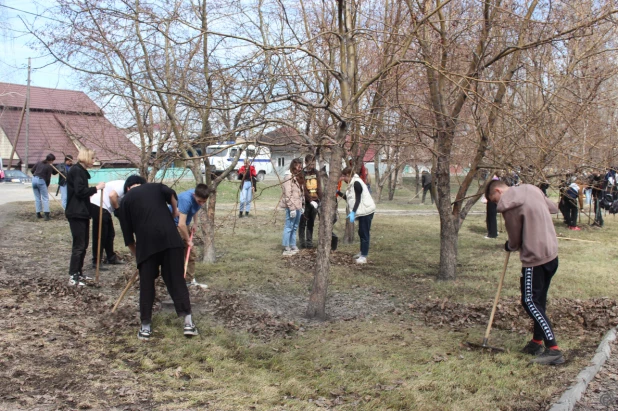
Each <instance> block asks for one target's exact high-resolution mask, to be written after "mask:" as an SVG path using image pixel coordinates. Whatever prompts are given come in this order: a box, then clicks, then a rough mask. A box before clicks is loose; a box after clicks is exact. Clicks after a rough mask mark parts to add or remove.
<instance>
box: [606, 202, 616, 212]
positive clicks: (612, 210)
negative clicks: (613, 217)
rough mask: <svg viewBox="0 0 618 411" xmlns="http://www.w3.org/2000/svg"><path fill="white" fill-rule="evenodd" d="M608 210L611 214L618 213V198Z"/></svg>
mask: <svg viewBox="0 0 618 411" xmlns="http://www.w3.org/2000/svg"><path fill="white" fill-rule="evenodd" d="M608 211H609V213H610V214H618V200H614V202H613V203H612V205H611V206H610V207H609V210H608Z"/></svg>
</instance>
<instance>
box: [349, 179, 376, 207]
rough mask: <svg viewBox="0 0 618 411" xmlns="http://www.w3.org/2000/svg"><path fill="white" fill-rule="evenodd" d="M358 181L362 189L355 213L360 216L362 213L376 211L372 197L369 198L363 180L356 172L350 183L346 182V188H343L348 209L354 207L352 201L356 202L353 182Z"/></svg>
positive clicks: (369, 195)
mask: <svg viewBox="0 0 618 411" xmlns="http://www.w3.org/2000/svg"><path fill="white" fill-rule="evenodd" d="M357 181H358V182H359V183H360V185H361V186H362V187H363V191H362V192H361V198H360V203H359V204H358V209H357V210H356V215H357V216H358V217H362V216H364V215H369V214H371V213H373V212H374V211H376V203H374V202H373V198H371V194H370V193H369V189H368V188H367V186H366V185H365V183H363V180H362V179H361V178H360V177H359V176H358V174H354V175H353V176H352V179H351V180H350V183H349V184H348V188H347V189H346V190H345V196H346V201H347V202H348V207H349V208H350V211H351V210H353V209H354V203H356V195H355V194H354V183H355V182H357Z"/></svg>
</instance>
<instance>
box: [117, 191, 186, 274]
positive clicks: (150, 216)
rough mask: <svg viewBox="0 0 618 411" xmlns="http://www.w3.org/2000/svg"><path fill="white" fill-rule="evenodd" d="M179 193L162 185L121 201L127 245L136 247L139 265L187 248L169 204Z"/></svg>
mask: <svg viewBox="0 0 618 411" xmlns="http://www.w3.org/2000/svg"><path fill="white" fill-rule="evenodd" d="M172 197H176V192H175V191H174V190H172V189H171V188H169V187H168V186H166V185H165V184H161V183H148V184H142V185H141V186H139V187H135V188H132V189H131V190H130V191H129V192H128V193H126V194H125V196H124V197H123V198H122V206H121V207H120V216H121V217H120V219H119V220H120V226H121V227H122V235H123V237H124V243H125V245H127V246H128V245H131V244H135V248H136V254H137V255H136V260H137V265H138V267H139V265H140V264H141V263H142V262H143V261H145V260H147V259H148V257H150V256H152V255H154V254H156V253H158V252H161V251H164V250H167V249H170V248H184V246H185V244H184V242H183V241H182V238H181V237H180V234H179V233H178V229H177V228H176V223H175V222H174V219H173V218H172V213H171V212H170V210H169V208H167V205H168V204H172Z"/></svg>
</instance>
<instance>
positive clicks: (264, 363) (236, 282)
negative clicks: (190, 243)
mask: <svg viewBox="0 0 618 411" xmlns="http://www.w3.org/2000/svg"><path fill="white" fill-rule="evenodd" d="M282 225H283V222H282V218H281V215H280V214H279V215H277V218H276V220H275V214H274V213H273V212H272V211H270V212H268V213H261V214H258V216H257V217H255V216H254V217H252V218H249V219H243V220H239V221H236V227H235V228H234V229H233V225H232V224H224V225H223V226H222V227H220V228H219V231H218V234H217V250H218V252H217V254H218V255H219V256H220V258H219V261H218V262H217V263H216V264H214V265H209V266H207V265H202V264H198V273H197V277H198V279H199V280H200V281H204V282H207V283H208V284H209V285H210V287H211V288H213V289H215V290H226V291H227V292H234V293H236V292H241V293H247V292H250V293H251V294H252V295H259V294H264V295H269V296H272V295H279V296H281V299H284V298H285V299H287V300H288V303H289V300H292V304H296V305H297V306H300V307H301V308H300V310H302V307H303V306H304V304H305V302H306V298H307V296H308V291H309V287H310V285H311V278H312V272H311V271H310V270H303V269H302V268H300V269H299V268H297V267H294V266H292V265H290V264H289V263H288V262H286V260H284V259H283V258H282V257H281V256H280V246H279V244H280V235H281V230H282ZM616 227H617V224H616V223H615V221H614V220H613V217H611V218H608V219H607V225H606V228H604V229H603V230H593V229H585V230H583V231H581V232H575V233H572V232H568V233H569V234H570V236H572V237H575V238H578V239H587V240H594V241H600V242H599V243H583V242H575V241H568V242H567V241H563V240H561V241H560V268H559V270H558V273H557V275H556V277H555V280H554V282H553V285H552V289H551V291H550V299H551V298H555V297H567V298H579V299H590V298H596V297H609V298H611V299H616V298H617V294H618V291H617V290H618V289H617V288H616V287H615V279H614V278H613V275H612V273H613V272H614V270H613V261H615V259H616V251H615V247H614V246H613V241H612V237H613V232H615V230H616ZM342 230H343V226H342V223H339V224H338V226H337V227H336V231H337V232H338V233H339V234H342ZM557 231H558V232H559V233H564V234H566V231H565V230H563V229H562V227H561V225H560V224H558V223H557ZM483 236H484V216H470V217H469V218H468V219H467V221H466V223H465V225H464V227H463V228H462V230H461V235H460V241H459V267H458V272H459V276H458V279H457V280H456V281H453V282H439V281H435V279H434V278H435V277H434V276H435V274H436V271H437V267H438V262H439V261H438V249H439V220H438V218H437V216H400V217H394V216H383V215H377V216H376V217H375V218H374V223H373V227H372V243H371V251H370V255H369V261H370V264H368V265H367V266H365V267H362V268H359V267H354V266H347V265H338V266H334V267H333V270H332V272H331V285H330V289H329V291H330V293H338V294H346V293H350V296H351V297H350V298H354V297H353V296H352V295H353V294H352V292H351V291H352V290H366V292H367V293H374V294H375V293H378V294H379V295H382V296H383V298H384V299H385V300H388V301H390V302H392V304H394V305H395V306H397V307H403V309H402V310H401V311H399V312H395V313H385V312H377V315H376V316H373V317H371V316H369V317H365V318H358V319H355V320H352V321H340V320H338V319H334V320H333V321H330V322H326V323H323V324H321V325H315V324H309V323H307V324H309V326H306V327H305V326H304V325H307V324H303V323H304V322H303V320H301V324H300V325H301V330H300V331H299V332H297V333H293V334H291V335H285V336H281V337H279V338H275V339H272V340H270V341H264V340H262V339H260V338H259V337H256V336H254V335H252V334H250V333H248V332H245V331H242V330H238V329H234V330H232V329H229V328H225V327H224V326H223V325H222V323H221V322H219V321H218V319H217V318H212V317H210V316H208V315H202V316H198V317H197V318H198V326H199V327H200V329H201V332H202V335H201V337H200V338H199V339H196V340H190V341H184V340H183V339H182V336H181V335H180V332H179V326H180V324H179V323H178V320H176V319H174V318H172V317H171V316H167V315H159V316H158V317H157V319H156V321H155V324H154V326H155V329H156V333H155V341H153V342H150V343H148V344H141V343H139V342H138V341H137V340H135V337H134V335H133V334H130V335H126V337H125V338H123V339H122V341H120V342H117V343H115V344H114V346H115V348H114V349H115V350H117V351H118V352H119V357H118V358H119V361H121V360H122V361H121V362H120V363H119V366H122V364H125V363H126V360H127V359H129V360H131V361H130V363H132V364H136V365H135V366H134V367H133V371H135V372H137V373H139V374H140V375H141V377H142V378H145V379H146V381H149V383H151V384H153V386H156V387H159V388H157V389H156V390H155V392H154V400H155V401H156V402H157V403H158V407H159V408H160V409H200V408H209V407H210V408H212V409H222V410H238V409H256V410H272V409H285V410H311V409H318V408H334V409H341V410H357V409H359V410H375V409H400V410H408V409H415V410H479V409H502V410H508V409H511V410H535V409H539V410H540V409H544V408H545V406H546V405H547V404H548V403H549V402H550V401H551V399H552V397H555V396H556V395H558V394H559V393H560V392H561V391H562V390H563V389H564V388H565V387H566V385H568V384H569V383H570V382H571V381H572V379H573V378H574V376H575V374H576V373H577V372H578V370H579V369H580V368H581V367H582V366H584V364H585V363H586V362H587V360H588V359H589V358H590V357H591V355H590V352H591V350H592V349H593V342H594V340H598V338H599V336H598V335H584V336H582V335H578V334H573V335H561V336H559V339H560V345H561V347H562V348H563V349H564V350H566V352H567V353H568V354H570V356H569V357H568V358H569V362H568V363H567V365H565V366H561V367H555V368H543V367H538V366H532V367H530V366H529V365H528V360H529V358H527V357H524V356H523V355H521V354H518V353H517V351H518V349H519V348H520V347H521V346H522V345H523V344H524V343H525V341H526V339H527V338H528V336H526V335H522V334H520V333H514V332H507V331H502V330H495V331H493V333H492V342H493V343H494V344H496V345H500V346H503V347H504V348H506V349H507V350H509V352H507V353H504V354H499V355H493V356H492V355H488V354H484V353H478V352H475V351H469V350H468V349H467V348H463V347H462V346H461V342H462V341H465V340H472V341H479V342H480V341H481V339H482V334H483V332H484V327H478V328H473V329H470V330H469V333H470V335H466V334H465V333H463V332H460V331H453V330H450V329H449V327H447V326H445V327H434V326H429V325H426V324H424V323H423V322H422V321H420V319H419V318H417V317H416V316H415V315H414V313H412V312H409V311H407V310H405V307H406V306H407V304H409V303H411V302H415V301H423V300H427V299H445V298H448V299H449V300H450V301H458V302H462V303H480V302H482V303H487V305H488V307H489V306H491V302H492V299H493V295H494V293H495V287H496V283H497V279H498V276H499V273H500V270H501V268H502V264H503V262H504V260H503V258H504V252H503V251H502V247H503V243H504V241H503V240H505V239H506V237H505V235H504V234H500V239H499V240H485V239H483ZM357 247H358V245H357V244H353V245H343V246H341V248H340V250H339V251H338V253H340V254H344V255H345V254H346V253H347V254H348V255H350V256H351V255H352V254H353V253H355V252H356V251H357ZM517 257H518V255H517V254H514V255H513V256H512V260H511V263H510V265H509V270H508V275H507V280H506V284H505V288H504V294H503V295H504V296H505V297H506V296H512V297H515V296H518V295H519V275H518V274H519V270H520V264H519V261H518V258H517ZM350 258H351V257H350ZM549 309H550V314H551V300H550V308H549ZM288 314H289V313H287V312H285V311H284V312H283V313H282V314H281V315H282V316H283V318H286V315H288ZM294 320H295V321H297V323H298V318H294ZM127 347H130V350H129V351H133V352H130V353H126V348H127Z"/></svg>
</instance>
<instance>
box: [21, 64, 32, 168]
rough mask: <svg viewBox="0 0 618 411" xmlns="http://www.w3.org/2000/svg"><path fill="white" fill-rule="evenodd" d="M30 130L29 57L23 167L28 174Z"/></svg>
mask: <svg viewBox="0 0 618 411" xmlns="http://www.w3.org/2000/svg"><path fill="white" fill-rule="evenodd" d="M29 132H30V57H28V85H27V87H26V156H25V158H24V160H25V161H24V163H25V164H23V165H22V167H25V170H23V172H24V173H25V174H28V169H29V168H30V167H29V164H30V163H28V143H29V141H28V140H29Z"/></svg>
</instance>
